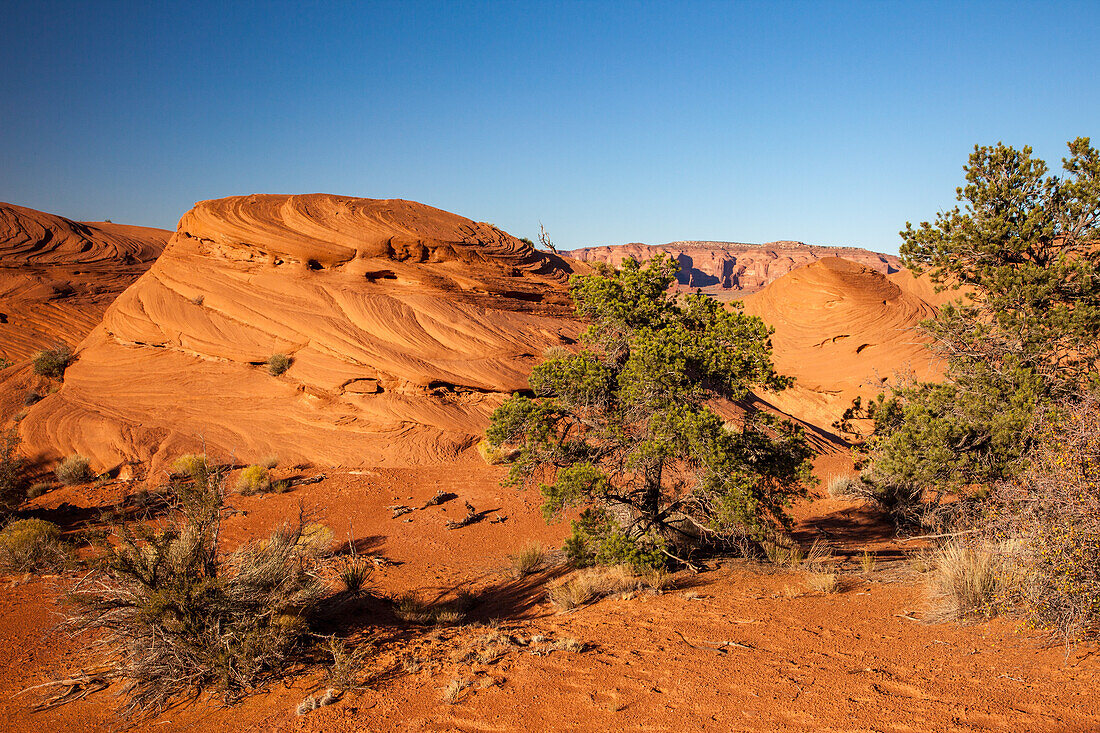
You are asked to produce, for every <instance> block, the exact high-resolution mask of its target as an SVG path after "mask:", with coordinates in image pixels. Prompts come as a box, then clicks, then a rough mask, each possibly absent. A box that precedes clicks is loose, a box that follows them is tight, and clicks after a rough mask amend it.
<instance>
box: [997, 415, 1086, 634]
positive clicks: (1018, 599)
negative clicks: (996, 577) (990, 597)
mask: <svg viewBox="0 0 1100 733" xmlns="http://www.w3.org/2000/svg"><path fill="white" fill-rule="evenodd" d="M1037 436H1038V439H1037V441H1036V447H1035V449H1034V450H1033V451H1032V452H1031V453H1030V454H1029V456H1028V458H1029V467H1028V469H1027V470H1026V471H1025V472H1024V473H1023V474H1021V475H1020V476H1019V477H1017V478H1015V479H1013V480H1010V481H1004V482H1001V483H1000V484H998V485H996V486H995V487H994V489H993V491H992V493H991V495H990V498H989V500H988V501H989V502H990V503H991V504H992V508H991V509H990V511H988V512H987V513H985V514H984V515H983V517H982V521H981V524H980V525H979V526H980V527H981V528H982V530H983V532H984V536H985V537H986V538H987V540H988V541H990V542H995V543H997V544H996V546H997V547H998V548H999V565H1000V584H999V588H998V598H999V601H1000V602H1001V604H1002V605H1004V606H1006V607H1011V608H1015V609H1018V610H1021V611H1022V612H1023V613H1025V614H1026V615H1027V617H1028V618H1029V620H1030V621H1031V622H1032V623H1033V624H1034V625H1035V626H1037V627H1040V628H1044V629H1050V630H1052V631H1055V632H1057V633H1058V634H1060V635H1062V636H1063V637H1065V638H1066V639H1067V641H1068V640H1070V639H1073V638H1077V637H1083V636H1096V635H1097V634H1100V398H1098V397H1096V396H1089V397H1087V398H1086V399H1084V400H1082V401H1081V402H1080V403H1078V404H1076V405H1072V406H1069V407H1063V408H1061V409H1059V410H1051V411H1048V412H1047V413H1045V414H1044V416H1043V418H1042V420H1041V421H1040V428H1039V430H1038V431H1037Z"/></svg>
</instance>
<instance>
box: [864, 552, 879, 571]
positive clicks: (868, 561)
mask: <svg viewBox="0 0 1100 733" xmlns="http://www.w3.org/2000/svg"><path fill="white" fill-rule="evenodd" d="M877 563H878V556H876V555H875V553H873V552H871V551H870V550H864V551H863V553H862V554H861V555H860V556H859V566H860V567H861V568H863V572H865V573H869V572H871V571H872V570H874V569H875V565H876V564H877Z"/></svg>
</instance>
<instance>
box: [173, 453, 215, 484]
mask: <svg viewBox="0 0 1100 733" xmlns="http://www.w3.org/2000/svg"><path fill="white" fill-rule="evenodd" d="M213 470H214V466H213V465H212V464H211V463H210V461H209V460H207V458H206V456H200V455H197V454H195V453H185V454H184V455H182V456H180V457H179V458H177V459H176V460H175V461H173V462H172V470H171V476H172V478H175V479H180V478H190V479H193V480H194V481H196V482H197V483H205V482H206V480H207V478H208V477H209V476H210V474H211V472H213Z"/></svg>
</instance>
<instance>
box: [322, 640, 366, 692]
mask: <svg viewBox="0 0 1100 733" xmlns="http://www.w3.org/2000/svg"><path fill="white" fill-rule="evenodd" d="M326 651H327V652H328V653H329V654H330V655H332V664H331V665H330V666H329V668H328V669H327V670H326V676H327V677H328V681H329V683H330V684H331V685H332V687H333V688H335V689H336V690H339V691H341V692H344V691H347V690H355V689H360V688H361V687H362V686H363V685H364V684H365V680H366V678H367V677H368V676H369V675H368V674H366V673H364V670H365V669H366V668H367V666H368V662H369V660H370V659H371V657H372V656H373V655H374V653H375V646H374V643H373V642H370V641H367V642H361V643H359V644H356V645H354V646H353V645H351V644H349V643H348V642H346V641H344V640H343V639H337V638H336V637H335V636H330V637H329V638H328V643H327V645H326Z"/></svg>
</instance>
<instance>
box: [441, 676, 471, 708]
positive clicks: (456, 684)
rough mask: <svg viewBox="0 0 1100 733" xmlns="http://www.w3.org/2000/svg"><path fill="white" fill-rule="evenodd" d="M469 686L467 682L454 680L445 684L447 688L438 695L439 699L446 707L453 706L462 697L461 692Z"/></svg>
mask: <svg viewBox="0 0 1100 733" xmlns="http://www.w3.org/2000/svg"><path fill="white" fill-rule="evenodd" d="M469 686H470V681H469V680H463V679H454V680H451V681H450V682H448V683H447V686H446V687H444V688H443V690H442V691H441V692H440V694H439V699H440V700H442V701H443V702H445V703H447V704H448V705H454V704H455V703H457V702H458V701H459V700H461V699H462V697H463V694H462V693H463V692H465V691H466V689H467V688H469Z"/></svg>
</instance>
